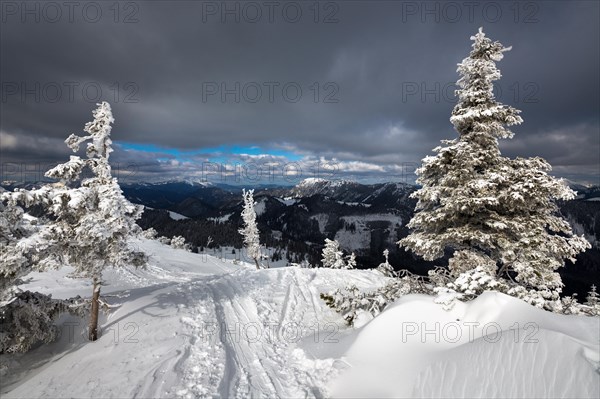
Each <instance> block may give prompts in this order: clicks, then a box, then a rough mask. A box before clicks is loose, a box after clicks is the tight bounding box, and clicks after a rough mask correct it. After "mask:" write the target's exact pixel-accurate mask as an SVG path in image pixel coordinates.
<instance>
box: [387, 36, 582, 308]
mask: <svg viewBox="0 0 600 399" xmlns="http://www.w3.org/2000/svg"><path fill="white" fill-rule="evenodd" d="M471 40H473V41H474V43H473V45H472V48H473V50H472V51H471V53H470V55H469V57H467V58H465V59H464V60H463V61H462V62H461V63H460V64H459V65H458V72H459V73H460V75H461V78H460V79H459V80H458V82H457V84H458V86H459V90H457V91H456V93H457V95H458V100H459V101H458V104H457V105H456V106H455V108H454V110H453V112H452V117H451V118H450V121H451V122H452V124H453V125H454V128H455V129H456V131H457V132H458V135H459V137H458V138H457V139H454V140H444V141H442V143H443V145H442V146H440V147H437V148H435V149H434V151H435V152H436V153H437V155H435V156H428V157H426V158H425V159H423V164H422V166H421V167H420V168H419V169H418V170H417V174H418V180H417V182H418V183H419V184H420V185H421V186H422V188H420V189H419V190H417V191H416V192H415V193H413V197H414V198H417V199H418V203H417V206H416V214H415V216H414V217H413V219H412V220H411V221H410V223H409V224H408V227H409V228H410V229H411V230H412V231H411V234H410V235H409V236H408V237H406V238H404V239H402V240H400V241H399V244H400V245H401V246H403V247H405V248H406V249H407V250H408V249H410V250H412V251H414V252H415V253H417V254H419V255H421V256H423V257H424V258H425V259H427V260H434V259H436V258H440V257H442V256H443V254H444V250H445V249H453V250H454V251H455V252H454V258H453V259H451V260H450V266H449V267H450V272H451V275H452V276H454V277H455V278H458V277H459V276H460V275H461V274H462V273H466V272H469V271H472V270H474V269H476V268H477V267H478V266H479V267H480V268H484V269H485V271H486V273H488V274H489V275H490V276H492V277H494V278H496V277H499V278H505V279H507V280H511V279H513V278H514V279H515V280H516V281H517V282H518V283H519V284H520V285H521V286H523V287H525V288H527V289H531V290H536V291H538V292H540V293H541V294H542V296H543V297H544V298H546V299H557V298H558V295H559V293H560V292H561V289H562V281H561V279H560V276H559V274H558V273H557V272H556V270H557V269H558V268H559V267H561V266H563V264H564V260H565V259H570V260H574V259H575V256H576V255H577V254H578V253H579V252H582V251H584V250H585V249H586V248H588V247H589V244H588V243H587V242H586V241H585V239H584V238H583V237H578V236H575V235H574V234H573V231H572V230H571V227H570V226H569V224H568V223H567V221H565V220H564V219H563V218H562V217H561V216H560V214H559V212H558V207H557V205H556V204H555V202H554V201H555V200H557V199H560V200H569V199H572V198H574V196H575V193H574V192H573V191H572V190H571V189H570V188H569V187H568V186H566V185H565V184H564V183H563V182H562V181H561V180H558V179H556V178H554V177H552V176H550V175H549V174H548V173H547V172H548V171H550V170H551V167H550V165H549V164H548V163H547V162H546V161H545V160H544V159H542V158H539V157H535V158H529V159H523V158H516V159H510V158H506V157H503V156H502V155H501V154H500V150H499V147H498V139H506V138H512V136H513V133H512V132H511V131H510V130H509V129H508V128H507V126H511V125H517V124H520V123H521V122H522V119H521V117H520V116H519V113H520V111H519V110H517V109H515V108H513V107H510V106H506V105H503V104H500V103H499V102H497V101H496V100H495V98H494V94H493V88H494V86H493V82H494V81H496V80H498V79H500V77H501V74H500V71H499V70H498V69H497V68H496V62H497V61H500V60H501V59H502V58H503V53H504V52H505V51H508V50H510V48H506V47H504V46H503V45H502V44H501V43H499V42H493V41H492V40H490V39H489V38H487V37H486V36H485V34H484V33H483V30H482V29H481V28H480V29H479V32H478V33H477V34H476V35H475V36H472V37H471Z"/></svg>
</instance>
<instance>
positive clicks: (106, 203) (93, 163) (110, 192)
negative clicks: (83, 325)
mask: <svg viewBox="0 0 600 399" xmlns="http://www.w3.org/2000/svg"><path fill="white" fill-rule="evenodd" d="M93 116H94V120H93V121H92V122H88V123H87V124H86V125H85V128H84V131H85V132H87V133H88V135H86V136H83V137H79V136H76V135H74V134H72V135H70V136H69V137H68V138H67V139H66V140H65V142H66V143H67V145H68V146H69V147H70V148H71V149H72V150H73V152H77V151H78V150H79V146H80V145H81V144H82V143H83V142H86V141H89V142H88V143H87V149H86V155H87V159H82V158H80V157H79V156H71V158H70V160H69V161H68V162H66V163H64V164H60V165H57V166H56V167H54V168H52V169H50V170H49V171H47V172H46V177H50V178H56V179H60V183H57V184H54V185H51V186H44V187H42V188H41V189H39V190H35V191H24V190H21V191H16V192H14V193H11V194H12V196H11V199H12V200H13V201H19V202H22V203H24V204H25V205H26V206H30V205H33V204H42V205H47V208H48V211H49V212H50V213H51V214H52V215H53V216H54V220H53V221H51V222H50V223H48V225H47V227H46V228H44V229H43V230H41V231H40V233H39V234H38V237H37V238H38V239H37V241H38V242H36V243H34V245H32V246H31V247H32V249H35V248H37V247H40V246H41V247H43V246H45V245H47V243H51V244H52V245H53V247H54V249H55V251H53V253H52V255H51V256H50V258H51V259H54V258H58V261H57V262H59V261H60V263H63V264H69V265H70V266H72V267H73V268H74V272H73V273H72V275H73V276H74V277H78V278H89V279H90V280H91V281H92V284H93V291H92V301H91V315H90V323H89V339H90V340H91V341H95V340H96V339H97V338H98V310H99V304H100V301H99V300H100V289H101V285H102V272H103V271H104V269H106V268H107V267H108V266H113V267H118V266H128V265H133V266H142V265H144V264H145V263H146V260H147V257H146V255H145V254H144V253H143V252H140V251H137V250H136V249H135V248H133V247H132V245H131V243H130V240H129V238H130V237H132V236H133V235H135V234H137V233H139V232H140V231H141V229H140V228H139V226H138V225H137V224H136V223H135V220H136V219H137V218H138V217H139V216H140V214H141V212H142V207H141V206H138V205H134V204H132V203H130V202H129V201H128V200H127V199H126V198H125V197H124V196H123V192H122V191H121V188H120V187H119V184H118V182H117V180H116V179H115V178H113V177H112V175H111V167H110V165H109V163H108V159H109V155H110V153H111V152H112V141H111V139H110V132H111V123H113V122H114V119H113V116H112V112H111V108H110V105H109V104H108V103H107V102H103V103H101V104H98V108H97V109H96V110H94V112H93ZM86 168H88V169H89V170H90V171H91V172H92V177H89V178H81V174H82V172H83V171H84V170H85V169H86ZM79 180H81V181H80V182H79ZM77 182H79V184H77ZM71 186H73V187H71Z"/></svg>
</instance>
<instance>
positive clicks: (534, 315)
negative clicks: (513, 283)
mask: <svg viewBox="0 0 600 399" xmlns="http://www.w3.org/2000/svg"><path fill="white" fill-rule="evenodd" d="M598 327H599V319H598V318H597V317H595V318H589V317H580V316H564V315H557V314H552V313H549V312H546V311H543V310H540V309H537V308H534V307H532V306H529V305H528V304H526V303H524V302H522V301H520V300H518V299H515V298H512V297H509V296H506V295H504V294H500V293H493V292H486V293H484V294H482V295H481V296H480V297H478V298H477V299H475V300H473V301H472V302H469V303H459V304H458V306H456V307H455V308H453V309H452V310H451V311H446V310H443V309H442V308H441V307H439V305H438V304H436V303H434V302H433V300H432V299H431V297H429V296H425V295H407V296H405V297H403V298H401V299H400V300H398V301H397V302H396V303H395V304H394V305H392V306H391V307H389V308H387V309H386V310H385V311H384V312H383V313H382V314H381V315H380V316H378V317H377V318H375V319H374V320H373V321H371V322H370V323H369V324H367V325H366V326H365V327H364V328H362V329H360V330H358V331H357V332H355V333H354V334H353V337H352V338H353V339H354V342H353V343H352V345H351V346H350V347H349V349H348V350H347V351H346V352H345V353H344V357H345V361H346V362H347V363H348V364H349V365H350V367H349V369H348V370H347V371H346V372H345V373H343V374H342V375H341V376H340V377H339V378H338V379H336V380H335V381H333V382H332V383H331V393H332V396H333V397H380V398H382V397H472V398H475V397H486V398H490V397H518V398H525V397H531V398H535V397H572V398H584V397H598V395H600V376H599V374H598V366H599V363H598V362H599V341H600V333H599V328H598ZM566 364H568V366H566ZM565 367H568V369H565Z"/></svg>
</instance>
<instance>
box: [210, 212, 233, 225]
mask: <svg viewBox="0 0 600 399" xmlns="http://www.w3.org/2000/svg"><path fill="white" fill-rule="evenodd" d="M231 216H233V213H227V214H225V215H223V216H219V217H215V218H208V220H212V221H214V222H220V223H225V222H227V221H228V220H229V218H230V217H231Z"/></svg>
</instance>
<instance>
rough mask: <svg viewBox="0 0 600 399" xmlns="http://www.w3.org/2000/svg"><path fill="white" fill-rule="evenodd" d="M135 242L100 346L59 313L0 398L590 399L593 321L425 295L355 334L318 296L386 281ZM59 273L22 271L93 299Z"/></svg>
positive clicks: (14, 366)
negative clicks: (136, 264) (52, 330)
mask: <svg viewBox="0 0 600 399" xmlns="http://www.w3.org/2000/svg"><path fill="white" fill-rule="evenodd" d="M134 244H135V245H136V246H138V247H139V249H142V250H144V251H145V252H147V253H149V254H150V260H149V263H148V267H147V268H146V270H133V271H130V270H127V269H107V270H106V271H105V278H106V280H107V285H106V286H105V287H103V289H102V291H103V294H105V295H107V298H106V299H107V301H108V302H109V303H111V304H115V305H120V306H119V307H117V308H116V309H114V310H113V311H112V312H111V313H110V314H109V315H108V316H106V315H103V314H102V313H101V320H100V326H101V327H102V329H103V331H104V332H103V334H102V336H101V337H100V339H99V340H98V341H96V342H94V343H90V342H88V341H87V340H86V339H85V336H86V335H85V332H84V327H85V322H84V321H82V320H78V319H74V318H72V317H64V318H63V319H62V321H61V323H62V324H61V331H62V333H63V334H62V337H61V339H60V340H59V341H58V342H55V343H52V344H49V345H45V346H41V347H38V348H36V349H34V350H32V351H31V352H29V353H26V354H23V355H3V356H2V359H1V360H2V361H3V362H6V363H7V364H8V365H9V366H10V368H9V369H4V370H3V371H2V378H1V380H0V394H1V396H2V398H7V399H8V398H17V397H21V398H22V397H53V398H63V397H81V398H91V397H189V398H196V397H214V396H217V397H325V396H326V397H406V396H411V397H440V396H444V397H465V396H466V397H578V398H585V397H597V396H598V394H599V393H600V389H599V382H598V381H599V380H598V378H599V376H598V373H597V372H596V371H595V370H597V368H598V361H599V348H598V342H599V339H600V337H599V332H598V331H599V328H598V327H599V326H598V323H599V319H598V318H590V317H583V316H563V315H556V314H552V313H548V312H545V311H542V310H539V309H536V308H534V307H532V306H530V305H527V304H526V303H524V302H522V301H519V300H517V299H514V298H511V297H508V296H505V295H503V294H498V293H484V294H483V295H482V296H480V297H479V298H478V299H476V300H474V301H472V302H469V303H462V302H459V303H457V304H456V305H455V306H454V307H453V308H452V310H450V311H446V310H443V309H442V307H441V306H440V305H439V304H436V303H434V302H433V298H432V297H429V296H425V295H408V296H405V297H403V298H401V299H400V300H398V301H397V302H396V303H394V304H392V305H390V306H389V307H388V308H387V309H386V310H385V311H384V312H383V313H382V314H381V315H379V316H378V317H376V318H375V319H373V320H371V321H370V322H367V323H366V324H365V326H363V327H361V328H358V329H352V328H350V327H347V326H346V325H345V323H344V321H343V320H342V318H341V317H340V315H339V314H337V313H335V312H334V311H333V310H332V309H330V308H328V307H327V306H326V305H325V304H324V302H323V301H322V300H321V299H320V298H319V294H320V293H322V292H329V291H332V290H334V289H337V288H344V287H345V286H346V285H347V284H349V283H352V284H356V285H357V287H358V288H359V289H360V290H365V291H367V290H374V289H376V288H378V287H380V286H382V285H383V284H384V283H385V282H386V281H387V280H388V279H387V278H386V277H384V276H383V275H381V273H379V272H376V271H369V270H332V269H324V268H319V269H300V268H296V267H286V268H277V269H266V270H255V267H254V265H252V264H250V263H244V262H241V263H240V264H234V263H233V261H231V260H219V259H217V258H215V257H213V256H209V255H206V254H193V253H190V252H186V251H181V250H175V249H173V248H171V247H169V246H166V245H162V244H160V243H158V242H157V241H153V240H146V239H140V240H138V241H135V242H134ZM68 271H69V270H68V269H66V268H63V269H61V270H59V271H52V272H45V273H32V274H30V275H29V276H28V277H29V281H28V283H27V285H25V286H24V287H23V288H24V289H30V290H39V291H41V292H45V293H52V294H53V296H54V297H57V298H66V297H70V296H73V295H78V294H79V295H85V296H89V294H90V292H91V286H90V285H89V283H88V282H87V281H86V280H70V279H66V278H65V275H66V274H67V273H68ZM469 322H473V323H479V326H474V327H468V326H471V325H472V324H467V323H469ZM69 323H71V324H69ZM423 323H425V325H423ZM435 323H440V324H439V325H440V327H439V329H440V333H439V334H438V335H440V336H443V337H447V338H448V337H450V338H452V337H455V336H456V334H457V332H460V333H461V337H460V339H458V340H452V341H456V342H448V341H449V340H448V339H446V340H444V339H438V340H437V342H436V340H435V335H434V334H433V333H430V334H429V335H425V336H424V337H423V331H424V330H425V328H426V329H428V330H435ZM453 323H457V326H458V328H454V327H455V324H453ZM494 323H497V325H498V326H500V329H499V331H500V332H501V337H500V338H499V339H498V340H497V341H496V342H492V341H493V340H492V339H491V337H493V335H494V332H495V331H496V330H495V329H494V328H491V327H489V326H494ZM515 323H519V324H518V326H519V327H520V330H515ZM527 323H534V326H537V327H538V329H537V330H535V329H534V328H533V327H532V326H531V325H528V324H527ZM415 326H416V328H417V330H416V331H415V332H414V333H411V331H412V330H410V328H415ZM486 329H487V330H486ZM469 331H472V334H471V336H472V337H473V339H472V341H473V342H469ZM485 331H487V334H488V335H484V334H485ZM517 331H518V332H519V334H518V335H516V332H517ZM403 333H404V334H403ZM403 335H404V337H403ZM515 337H518V339H517V342H515ZM423 338H424V339H423ZM494 339H495V338H494ZM528 339H536V340H537V342H534V343H529V342H527V340H528ZM423 341H424V342H423ZM567 367H568V368H567Z"/></svg>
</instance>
